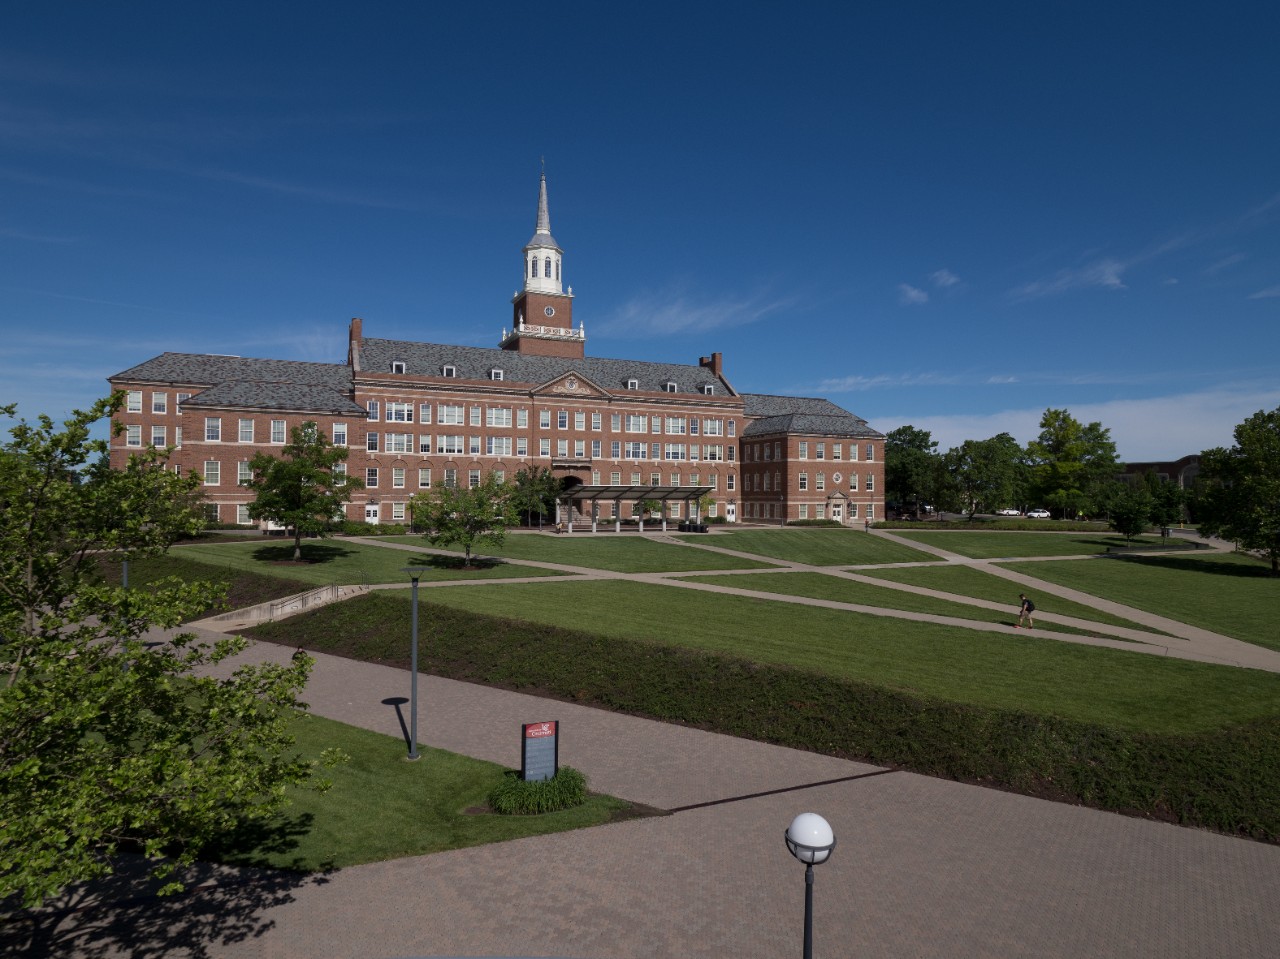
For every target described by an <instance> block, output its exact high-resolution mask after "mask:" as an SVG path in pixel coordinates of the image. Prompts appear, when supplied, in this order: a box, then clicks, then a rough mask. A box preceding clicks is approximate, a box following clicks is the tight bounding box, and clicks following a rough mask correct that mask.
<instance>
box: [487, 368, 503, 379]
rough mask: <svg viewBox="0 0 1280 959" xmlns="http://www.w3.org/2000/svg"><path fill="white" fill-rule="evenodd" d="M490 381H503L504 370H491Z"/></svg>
mask: <svg viewBox="0 0 1280 959" xmlns="http://www.w3.org/2000/svg"><path fill="white" fill-rule="evenodd" d="M489 379H491V380H500V379H502V370H499V369H497V368H494V369H492V370H490V371H489Z"/></svg>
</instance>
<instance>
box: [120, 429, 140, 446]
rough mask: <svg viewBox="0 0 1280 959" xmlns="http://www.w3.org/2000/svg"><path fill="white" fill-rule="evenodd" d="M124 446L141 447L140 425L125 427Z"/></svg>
mask: <svg viewBox="0 0 1280 959" xmlns="http://www.w3.org/2000/svg"><path fill="white" fill-rule="evenodd" d="M124 445H125V446H141V445H142V427H141V425H136V424H135V425H133V426H126V427H125V428H124Z"/></svg>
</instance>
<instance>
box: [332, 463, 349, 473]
mask: <svg viewBox="0 0 1280 959" xmlns="http://www.w3.org/2000/svg"><path fill="white" fill-rule="evenodd" d="M333 475H334V476H346V475H347V464H346V463H334V464H333Z"/></svg>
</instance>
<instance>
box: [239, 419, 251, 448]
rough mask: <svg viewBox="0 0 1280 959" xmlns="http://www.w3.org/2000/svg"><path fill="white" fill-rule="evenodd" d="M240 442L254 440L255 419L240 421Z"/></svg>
mask: <svg viewBox="0 0 1280 959" xmlns="http://www.w3.org/2000/svg"><path fill="white" fill-rule="evenodd" d="M240 442H241V443H252V442H253V420H241V421H240Z"/></svg>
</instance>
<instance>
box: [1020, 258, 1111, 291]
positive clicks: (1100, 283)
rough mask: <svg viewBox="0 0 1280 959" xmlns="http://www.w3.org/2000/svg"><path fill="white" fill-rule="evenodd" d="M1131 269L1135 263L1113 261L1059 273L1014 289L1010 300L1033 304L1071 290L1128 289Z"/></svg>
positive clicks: (1108, 259) (1096, 262)
mask: <svg viewBox="0 0 1280 959" xmlns="http://www.w3.org/2000/svg"><path fill="white" fill-rule="evenodd" d="M1132 265H1133V264H1132V262H1128V263H1126V262H1124V261H1122V260H1117V259H1115V258H1114V257H1106V258H1103V259H1100V260H1094V261H1093V262H1091V263H1086V264H1085V265H1084V266H1081V267H1076V268H1074V269H1064V270H1059V271H1058V272H1057V273H1055V274H1053V275H1052V276H1050V277H1046V278H1044V279H1041V280H1034V281H1033V282H1031V283H1025V284H1023V285H1022V286H1019V287H1015V288H1014V289H1013V290H1011V291H1010V292H1009V296H1010V297H1011V298H1012V299H1014V300H1034V299H1038V298H1039V297H1042V296H1058V295H1060V294H1063V293H1066V292H1068V291H1070V290H1079V289H1087V288H1090V287H1094V288H1101V289H1105V290H1123V289H1127V287H1125V285H1124V279H1123V276H1124V272H1125V271H1126V270H1127V269H1129V267H1130V266H1132Z"/></svg>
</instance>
